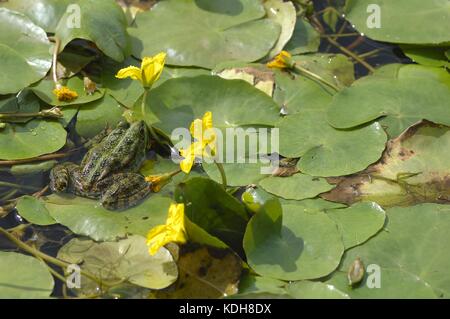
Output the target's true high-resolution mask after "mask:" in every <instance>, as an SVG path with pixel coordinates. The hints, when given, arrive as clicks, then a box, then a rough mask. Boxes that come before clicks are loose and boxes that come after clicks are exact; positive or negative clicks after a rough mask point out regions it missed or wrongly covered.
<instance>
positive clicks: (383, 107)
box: [328, 66, 450, 137]
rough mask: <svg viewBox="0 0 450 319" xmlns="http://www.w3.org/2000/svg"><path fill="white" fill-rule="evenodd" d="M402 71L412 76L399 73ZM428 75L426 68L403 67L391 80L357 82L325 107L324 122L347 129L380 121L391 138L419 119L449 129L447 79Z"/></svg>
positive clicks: (380, 78) (431, 74)
mask: <svg viewBox="0 0 450 319" xmlns="http://www.w3.org/2000/svg"><path fill="white" fill-rule="evenodd" d="M403 68H406V69H409V70H413V72H408V71H407V70H405V72H402V70H403ZM421 70H423V72H421ZM432 72H434V71H433V70H431V71H428V68H426V67H418V66H414V69H411V68H409V67H408V66H406V67H402V68H401V69H400V70H399V71H398V72H397V75H396V76H395V78H390V77H381V76H376V75H375V76H367V77H364V78H361V79H359V80H358V81H356V82H355V83H354V84H353V85H352V86H351V87H349V88H347V89H344V90H342V91H341V92H339V93H338V94H337V95H336V96H335V98H334V100H333V102H332V103H331V105H330V106H329V110H328V121H329V123H330V124H331V125H332V126H334V127H336V128H350V127H356V126H358V125H361V124H364V123H368V122H370V121H373V120H375V119H377V118H379V117H384V118H382V119H381V121H380V124H382V125H383V126H385V127H386V130H387V132H388V133H389V136H391V137H396V136H398V135H399V134H400V133H401V132H402V131H404V130H405V129H406V128H407V127H408V126H410V125H412V124H414V123H415V122H417V121H420V120H422V119H427V120H430V121H432V122H435V123H439V124H446V125H450V120H448V119H449V118H450V109H449V108H448V101H449V100H450V90H449V89H448V87H446V85H445V83H448V82H449V81H450V75H448V74H447V75H446V76H445V75H442V77H443V80H440V79H439V78H437V77H436V73H435V74H433V73H432ZM443 72H445V71H443ZM445 73H446V72H445ZM444 76H445V78H444ZM444 81H447V82H444ZM430 92H433V94H430Z"/></svg>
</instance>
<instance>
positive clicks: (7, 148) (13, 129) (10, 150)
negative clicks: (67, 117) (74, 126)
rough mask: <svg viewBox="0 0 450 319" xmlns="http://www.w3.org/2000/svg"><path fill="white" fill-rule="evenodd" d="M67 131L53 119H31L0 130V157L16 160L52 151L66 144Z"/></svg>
mask: <svg viewBox="0 0 450 319" xmlns="http://www.w3.org/2000/svg"><path fill="white" fill-rule="evenodd" d="M66 136H67V132H66V131H65V130H64V128H63V127H62V126H61V124H59V123H58V122H55V121H49V120H32V121H29V122H27V123H25V124H9V125H7V126H6V127H5V128H4V129H2V130H0V158H1V159H5V160H17V159H25V158H32V157H36V156H40V155H43V154H47V153H52V152H55V151H57V150H59V149H60V148H62V147H63V146H64V145H65V144H66Z"/></svg>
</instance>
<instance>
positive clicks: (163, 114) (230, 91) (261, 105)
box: [146, 75, 278, 136]
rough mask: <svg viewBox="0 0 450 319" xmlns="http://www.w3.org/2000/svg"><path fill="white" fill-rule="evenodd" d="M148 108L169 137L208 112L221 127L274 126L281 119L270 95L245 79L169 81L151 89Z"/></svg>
mask: <svg viewBox="0 0 450 319" xmlns="http://www.w3.org/2000/svg"><path fill="white" fill-rule="evenodd" d="M146 109H147V112H148V113H149V114H151V113H153V115H154V116H155V119H152V120H150V119H148V121H150V122H151V123H149V124H153V125H154V126H155V127H157V128H158V129H160V130H161V131H162V132H163V133H164V134H166V135H168V136H170V135H171V133H172V131H173V130H174V129H176V128H182V127H183V128H189V127H190V125H191V122H192V121H193V120H194V119H196V118H201V117H202V116H203V115H204V114H205V113H206V112H207V111H211V112H212V114H213V125H214V127H215V128H218V129H225V128H227V127H228V128H230V127H237V126H242V125H258V126H262V125H265V126H272V125H274V124H275V122H276V121H277V120H278V107H277V105H276V104H275V103H274V102H273V100H272V99H271V98H270V97H269V96H267V95H266V94H264V93H263V92H261V91H259V90H258V89H256V88H254V87H253V86H252V85H250V84H249V83H247V82H245V81H242V80H224V79H222V78H220V77H218V76H206V75H200V76H196V77H193V78H178V79H172V80H168V81H166V82H165V83H163V84H162V85H161V86H159V87H157V88H155V89H154V90H152V92H151V94H150V95H149V99H148V101H147V104H146ZM250 109H251V112H250V111H249V110H250Z"/></svg>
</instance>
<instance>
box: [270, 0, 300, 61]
mask: <svg viewBox="0 0 450 319" xmlns="http://www.w3.org/2000/svg"><path fill="white" fill-rule="evenodd" d="M264 8H265V9H266V12H267V17H268V18H269V19H271V20H273V21H274V22H276V23H278V24H279V25H280V27H281V34H280V36H279V38H278V41H277V43H276V44H275V46H274V47H273V48H272V50H271V51H270V52H269V55H268V56H269V57H274V56H275V55H277V54H278V53H280V52H281V50H283V47H284V46H285V44H286V43H287V42H288V41H289V40H290V39H291V37H292V34H293V33H294V28H295V25H296V21H297V12H296V10H295V7H294V4H293V3H292V2H290V1H289V2H283V1H282V0H268V1H265V2H264Z"/></svg>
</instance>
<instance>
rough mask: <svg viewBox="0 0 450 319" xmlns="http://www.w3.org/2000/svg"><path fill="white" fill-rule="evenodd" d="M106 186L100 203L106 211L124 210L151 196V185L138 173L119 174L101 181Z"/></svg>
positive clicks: (99, 185) (100, 184)
mask: <svg viewBox="0 0 450 319" xmlns="http://www.w3.org/2000/svg"><path fill="white" fill-rule="evenodd" d="M102 184H103V185H105V188H104V189H105V190H104V191H103V194H102V196H101V198H100V201H101V203H102V205H103V207H105V208H106V209H109V210H123V209H127V208H129V207H132V206H135V205H137V204H139V203H140V202H141V201H142V200H143V199H144V198H145V197H147V196H148V194H150V192H151V189H150V184H149V183H148V182H146V181H145V178H144V176H142V175H139V174H136V173H118V174H114V175H112V176H111V177H108V178H106V179H104V180H102V181H100V182H99V183H98V185H97V187H99V188H101V187H102Z"/></svg>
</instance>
